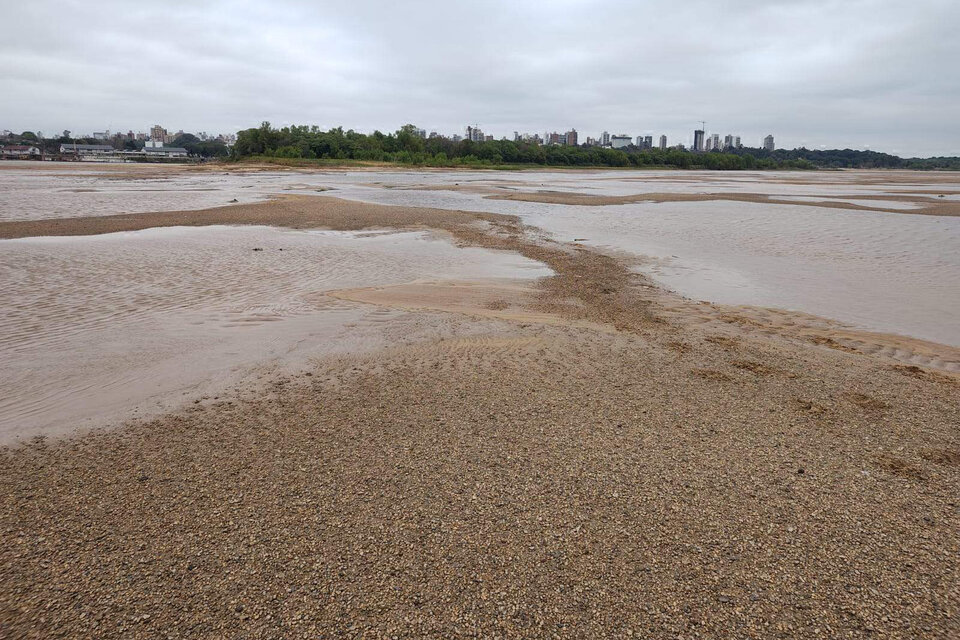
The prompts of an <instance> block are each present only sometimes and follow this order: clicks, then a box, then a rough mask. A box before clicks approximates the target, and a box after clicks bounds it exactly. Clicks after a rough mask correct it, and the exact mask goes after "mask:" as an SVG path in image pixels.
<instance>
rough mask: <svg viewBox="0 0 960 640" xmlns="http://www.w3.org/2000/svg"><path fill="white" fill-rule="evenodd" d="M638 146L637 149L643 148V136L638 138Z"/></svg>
mask: <svg viewBox="0 0 960 640" xmlns="http://www.w3.org/2000/svg"><path fill="white" fill-rule="evenodd" d="M636 145H637V148H641V149H642V148H643V136H637V142H636Z"/></svg>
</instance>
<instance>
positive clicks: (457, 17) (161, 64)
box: [0, 0, 960, 155]
mask: <svg viewBox="0 0 960 640" xmlns="http://www.w3.org/2000/svg"><path fill="white" fill-rule="evenodd" d="M3 13H4V16H5V18H6V19H5V22H6V24H7V25H8V28H7V29H5V36H4V38H3V39H2V40H0V78H2V79H3V80H2V97H0V127H4V128H9V129H12V130H17V131H20V130H24V129H31V130H37V129H41V130H43V131H46V132H55V131H59V130H62V129H64V128H68V129H71V130H74V131H77V132H90V131H93V130H102V129H104V128H106V127H107V126H111V127H112V128H113V129H114V130H124V131H126V130H127V129H131V128H132V129H133V130H134V131H137V130H146V129H147V128H148V127H149V126H150V125H151V124H154V123H161V124H163V125H164V126H166V127H168V128H171V129H180V128H182V129H185V130H188V131H191V130H194V131H195V130H206V131H209V132H229V131H236V130H237V129H240V128H245V127H249V126H254V125H256V124H258V123H259V122H260V121H261V120H270V121H271V122H273V123H274V124H291V123H305V124H318V125H320V126H322V127H330V126H337V125H342V126H344V127H347V128H354V129H358V130H363V131H370V130H373V129H381V130H393V129H396V128H397V127H398V126H400V125H402V124H404V123H406V122H415V123H417V124H419V125H420V126H422V127H425V128H427V129H435V130H437V131H441V132H446V133H454V132H460V131H461V130H462V128H463V126H464V125H465V124H467V123H473V122H476V123H479V124H480V126H481V127H482V128H484V130H486V131H488V132H490V133H493V134H495V135H497V136H498V137H499V136H501V135H510V134H511V133H512V132H513V131H514V130H519V131H530V132H543V131H544V130H547V129H549V130H554V129H557V130H565V129H566V128H569V127H576V128H577V129H578V131H580V132H581V137H585V136H587V135H597V134H598V133H599V132H600V131H601V130H604V129H605V130H608V131H610V132H626V133H629V134H632V135H639V134H654V135H659V134H660V133H666V134H667V135H668V137H669V138H670V139H671V141H682V142H689V138H690V136H691V131H692V129H693V128H694V127H695V125H696V123H697V121H699V120H701V119H703V120H706V121H707V129H708V130H709V131H710V132H717V133H720V134H721V135H723V134H726V133H733V134H735V135H741V136H742V137H743V140H744V143H745V144H754V145H755V144H758V142H759V140H760V138H761V137H762V136H763V135H765V134H767V133H773V134H774V135H775V136H776V138H777V142H778V146H785V147H793V146H799V145H805V146H807V147H810V148H816V147H820V146H826V147H853V148H863V147H865V146H869V148H871V149H877V150H882V151H891V152H895V153H898V154H901V155H960V123H958V119H957V117H956V112H957V105H958V104H960V73H958V72H957V70H956V61H957V60H960V40H958V39H957V38H956V33H955V32H956V29H957V26H958V25H960V3H957V2H955V1H953V0H913V1H912V2H909V3H907V2H902V1H897V2H894V1H887V0H870V1H868V0H843V1H838V0H790V1H778V0H768V1H760V0H756V1H752V0H727V1H722V0H702V1H686V2H678V1H677V0H672V1H661V0H648V1H645V2H640V1H632V2H627V1H592V0H553V1H547V0H541V1H533V0H527V1H525V2H512V1H502V2H492V1H491V2H480V1H475V2H463V1H461V2H444V1H432V2H431V1H426V0H420V1H416V0H414V1H410V2H395V1H394V2H375V1H369V2H364V1H362V0H358V1H356V2H351V3H346V2H322V3H317V2H307V1H302V2H298V1H294V0H288V1H281V2H276V1H271V2H241V1H231V2H227V1H221V2H188V1H185V0H175V1H162V2H161V1H152V0H140V1H138V2H135V3H134V2H127V1H124V0H103V1H99V0H85V1H82V2H81V1H74V2H63V1H52V0H32V1H31V2H29V3H17V4H16V5H13V6H7V7H5V8H4V11H3Z"/></svg>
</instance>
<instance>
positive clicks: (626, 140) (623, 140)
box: [610, 133, 633, 149]
mask: <svg viewBox="0 0 960 640" xmlns="http://www.w3.org/2000/svg"><path fill="white" fill-rule="evenodd" d="M632 143H633V139H632V138H630V136H628V135H627V134H625V133H621V134H620V135H618V136H610V146H611V147H613V148H614V149H623V148H624V147H629V146H630V145H631V144H632Z"/></svg>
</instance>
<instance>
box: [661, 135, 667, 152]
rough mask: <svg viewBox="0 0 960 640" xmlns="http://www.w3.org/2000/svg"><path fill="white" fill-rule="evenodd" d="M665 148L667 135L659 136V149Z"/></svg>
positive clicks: (664, 149)
mask: <svg viewBox="0 0 960 640" xmlns="http://www.w3.org/2000/svg"><path fill="white" fill-rule="evenodd" d="M666 150H667V136H660V151H666Z"/></svg>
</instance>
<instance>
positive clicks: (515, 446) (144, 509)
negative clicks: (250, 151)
mask: <svg viewBox="0 0 960 640" xmlns="http://www.w3.org/2000/svg"><path fill="white" fill-rule="evenodd" d="M214 223H216V224H273V225H277V226H289V227H293V228H307V227H324V228H329V229H341V230H348V229H363V228H378V229H382V228H403V229H410V228H416V229H419V228H430V229H437V230H442V231H444V232H447V233H450V234H452V236H453V237H454V238H455V239H456V241H457V242H458V243H460V244H461V245H464V246H466V245H469V246H475V247H482V248H486V249H497V250H507V251H513V252H516V253H519V254H521V255H523V256H525V257H527V258H529V259H533V260H536V261H538V262H541V263H543V264H545V265H547V266H548V267H550V268H551V269H552V270H553V272H554V274H555V275H554V276H552V277H549V278H545V279H542V280H541V281H539V283H538V284H537V285H536V286H530V285H524V286H500V287H498V286H493V285H487V286H484V285H478V284H475V283H469V282H454V283H451V282H446V283H431V282H425V283H420V284H417V285H409V284H404V285H399V286H397V287H377V288H373V289H370V288H361V289H356V288H351V289H346V290H343V291H341V292H339V293H337V294H335V295H339V296H342V297H343V298H345V299H349V300H352V301H361V302H364V303H366V304H369V305H374V306H376V307H380V308H385V309H404V310H406V311H407V312H408V313H410V314H411V318H412V320H411V322H413V323H414V324H416V323H419V325H420V327H421V328H422V329H423V331H422V332H421V333H420V334H419V338H418V339H417V340H415V341H410V342H407V343H403V344H395V345H392V346H388V347H386V348H383V349H380V350H377V351H376V352H373V353H366V354H355V355H351V354H346V355H338V356H335V357H324V358H318V359H316V360H315V361H313V362H312V364H311V367H309V368H308V369H307V370H305V371H302V372H299V373H297V374H295V375H294V374H289V373H278V374H265V375H264V377H263V379H262V380H260V381H250V382H248V383H247V384H244V385H237V386H236V387H235V388H234V389H233V390H231V391H229V392H226V393H224V394H221V395H220V397H219V398H217V399H206V400H201V401H200V402H198V403H197V404H196V405H194V406H192V407H191V408H189V409H187V410H183V411H180V412H176V413H172V414H169V415H165V416H162V417H160V418H157V419H154V420H149V421H133V422H130V423H129V424H127V425H125V426H122V427H119V428H116V429H111V430H104V431H101V432H97V433H94V434H89V435H86V436H83V437H77V438H67V439H58V440H43V439H40V440H37V441H34V442H31V443H29V444H27V445H24V446H21V447H18V448H15V449H8V450H6V451H5V452H4V455H3V456H2V458H0V483H2V486H3V488H4V492H5V494H6V496H7V498H6V499H5V500H4V502H3V505H2V512H0V513H2V516H0V518H2V531H3V540H2V544H0V582H2V584H3V585H4V589H3V590H2V594H0V620H2V623H3V627H4V628H5V629H7V630H8V631H9V632H10V633H11V634H12V635H13V636H14V637H36V638H41V637H43V638H46V637H55V636H68V637H77V636H96V637H105V638H109V637H124V638H130V637H133V638H137V637H144V638H147V637H157V636H163V637H183V638H186V637H224V636H227V637H239V636H246V637H317V636H323V635H327V636H338V635H348V636H368V637H382V636H400V637H423V636H435V637H436V636H443V637H451V636H485V637H486V636H501V637H507V636H526V637H544V636H561V637H567V636H571V637H600V636H607V637H610V636H617V637H627V636H630V635H633V636H635V637H651V638H660V637H663V638H676V637H678V636H681V635H682V636H683V637H730V636H731V635H736V636H738V637H751V638H767V637H784V638H786V637H817V636H821V637H919V638H945V637H950V636H952V635H956V634H957V633H958V632H960V624H958V619H957V615H958V606H960V589H958V586H957V585H958V584H960V580H958V576H960V560H958V558H960V533H958V532H960V512H958V509H957V502H956V500H957V498H956V496H957V495H960V433H958V431H957V425H958V424H960V393H958V390H960V384H958V376H957V375H956V374H955V373H953V372H952V371H951V369H950V366H949V363H950V362H953V358H955V357H956V353H954V352H951V351H950V349H951V348H950V347H943V346H938V345H935V344H932V343H923V342H922V341H911V340H909V339H903V338H898V337H896V336H880V335H876V334H861V333H857V332H850V331H849V330H848V329H845V328H843V327H841V326H839V325H837V324H836V323H831V322H829V321H825V320H822V319H817V318H813V317H802V316H799V315H798V314H787V313H786V312H782V313H779V312H778V313H774V312H770V311H769V310H758V309H743V308H729V307H722V306H719V305H706V304H696V303H693V302H691V301H688V300H684V299H682V298H680V297H678V296H674V295H672V294H670V293H668V292H665V291H663V290H661V289H658V288H657V287H655V286H653V285H652V283H651V282H650V281H649V280H648V279H646V278H645V277H643V276H641V275H639V274H637V273H636V272H634V271H633V270H632V269H631V265H630V264H629V263H628V261H625V260H623V259H621V258H618V257H616V256H612V255H607V254H604V253H602V252H600V251H598V250H596V249H591V248H588V247H585V246H582V245H578V244H576V243H563V242H558V241H555V240H551V239H549V238H547V237H546V236H545V234H542V233H541V232H539V231H538V230H537V229H536V228H532V227H528V226H524V225H523V224H521V223H520V221H519V220H518V219H517V218H514V217H511V216H502V215H496V214H478V213H467V212H450V211H439V210H428V209H417V208H412V207H383V206H376V205H368V204H361V203H356V202H345V201H338V200H335V199H332V198H284V199H281V200H278V201H275V202H270V203H261V204H255V205H239V206H236V207H229V208H222V209H213V210H207V211H200V212H173V213H160V214H139V215H129V216H110V217H104V218H83V219H73V220H46V221H35V222H9V223H3V224H0V235H3V236H4V237H24V236H27V235H35V234H37V233H49V234H51V235H63V234H69V235H80V234H85V233H104V232H106V231H120V230H133V229H144V228H148V227H153V226H177V225H204V224H214ZM465 289H466V290H467V291H465ZM438 318H440V319H441V320H440V321H438ZM858 341H859V342H858ZM878 344H887V346H888V347H890V348H883V347H881V348H876V345H878ZM865 345H866V346H865ZM891 345H893V346H891ZM918 358H920V359H919V360H918ZM923 358H928V359H927V360H922V359H923ZM918 363H919V364H923V365H929V366H918Z"/></svg>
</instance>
